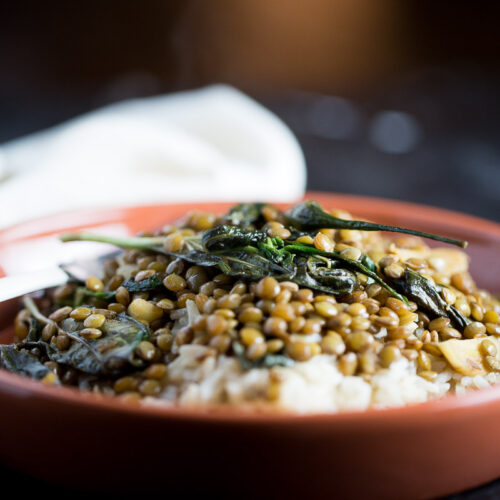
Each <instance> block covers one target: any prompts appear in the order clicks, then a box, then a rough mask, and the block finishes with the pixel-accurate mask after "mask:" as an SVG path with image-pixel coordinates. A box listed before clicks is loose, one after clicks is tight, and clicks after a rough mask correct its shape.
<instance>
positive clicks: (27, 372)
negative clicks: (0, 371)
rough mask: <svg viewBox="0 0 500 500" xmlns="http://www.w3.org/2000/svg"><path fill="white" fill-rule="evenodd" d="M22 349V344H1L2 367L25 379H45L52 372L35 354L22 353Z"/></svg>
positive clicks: (0, 359)
mask: <svg viewBox="0 0 500 500" xmlns="http://www.w3.org/2000/svg"><path fill="white" fill-rule="evenodd" d="M22 348H23V345H22V344H21V345H15V344H10V345H1V344H0V367H1V368H4V369H5V370H7V371H9V372H12V373H17V374H18V375H24V376H25V377H31V378H35V379H42V378H43V377H45V375H47V373H49V372H50V370H49V369H48V368H47V367H46V366H45V365H44V364H43V363H42V362H41V361H40V360H39V359H38V358H37V357H36V356H34V355H33V354H30V353H28V352H26V351H21V350H20V349H22Z"/></svg>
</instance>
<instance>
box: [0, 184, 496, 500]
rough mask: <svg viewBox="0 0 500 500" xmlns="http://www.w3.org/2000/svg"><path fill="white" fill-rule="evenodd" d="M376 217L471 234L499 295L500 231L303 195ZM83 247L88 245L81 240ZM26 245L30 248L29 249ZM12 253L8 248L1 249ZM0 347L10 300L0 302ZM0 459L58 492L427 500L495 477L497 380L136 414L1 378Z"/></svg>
mask: <svg viewBox="0 0 500 500" xmlns="http://www.w3.org/2000/svg"><path fill="white" fill-rule="evenodd" d="M308 197H309V198H310V199H316V200H318V201H319V202H321V203H322V204H323V205H324V206H325V207H330V208H332V207H341V208H344V209H346V210H348V211H351V212H352V213H354V214H357V215H359V216H361V217H367V218H370V219H371V220H374V221H377V222H381V223H392V224H399V225H405V226H407V227H412V228H415V229H421V230H425V231H429V232H434V233H441V234H446V235H448V236H452V237H457V238H462V239H467V240H469V242H470V245H469V248H468V250H467V251H468V253H469V254H470V255H471V257H472V273H473V275H474V276H475V278H476V279H477V281H478V283H479V285H480V286H482V287H484V288H488V289H489V290H491V291H493V292H497V293H498V292H500V273H499V270H500V225H498V224H495V223H493V222H488V221H485V220H482V219H478V218H475V217H470V216H467V215H462V214H458V213H453V212H449V211H445V210H440V209H436V208H430V207H425V206H418V205H412V204H408V203H401V202H397V201H388V200H380V199H370V198H362V197H357V196H344V195H335V194H320V193H310V194H309V196H308ZM228 206H229V204H226V203H192V204H189V205H181V204H176V205H159V206H148V207H136V208H126V209H123V210H93V211H86V212H74V213H68V214H63V215H59V216H56V217H49V218H46V219H43V220H39V221H34V222H28V223H24V224H20V225H18V226H16V227H13V228H10V229H6V230H4V231H2V232H0V266H1V265H2V263H3V262H4V261H3V260H2V259H4V258H5V255H9V259H10V260H12V256H13V255H15V254H16V248H17V247H18V246H19V245H21V246H20V248H23V252H20V253H19V254H20V255H26V254H25V253H24V252H25V250H26V248H28V247H29V246H30V245H37V241H39V240H40V238H44V241H46V238H47V236H50V235H54V238H55V235H56V234H57V233H60V232H62V231H67V230H75V229H84V228H90V227H92V228H95V227H96V226H101V225H104V224H117V223H119V224H125V225H126V226H127V228H128V229H129V230H130V231H131V232H136V231H139V230H141V229H152V228H154V227H158V226H160V225H161V224H164V223H167V222H170V221H172V220H174V219H176V218H177V217H178V216H180V215H182V214H184V213H185V212H186V211H187V210H190V209H193V208H200V209H206V210H211V211H215V212H222V211H224V210H226V209H227V208H228ZM82 245H83V244H82ZM33 248H34V247H33ZM6 252H7V253H6ZM1 307H2V309H1V311H0V312H1V314H0V317H1V322H2V325H0V326H1V327H2V328H4V330H3V334H2V340H3V341H4V342H9V341H10V340H11V339H12V330H11V329H9V327H8V325H10V324H11V322H12V319H13V316H14V314H15V312H16V309H17V308H18V305H17V303H15V302H14V301H11V302H10V303H4V304H1ZM0 409H1V425H0V443H1V445H0V461H2V462H3V463H5V464H8V465H10V466H11V467H13V468H17V469H19V470H23V471H24V472H25V473H27V474H30V475H33V476H36V477H39V478H44V479H45V480H48V481H53V482H57V483H58V484H60V485H61V484H62V485H66V486H70V487H74V488H79V489H88V490H94V491H95V490H98V489H99V490H100V491H113V492H119V491H120V492H122V491H129V492H130V491H142V492H144V491H147V490H160V491H162V492H164V494H165V495H169V494H172V492H184V493H186V492H203V493H217V494H218V495H225V494H228V495H231V496H232V495H235V496H242V495H243V496H260V497H269V496H279V497H285V495H287V496H289V497H290V498H297V497H299V495H304V498H323V497H325V498H327V497H328V498H332V497H337V498H384V499H387V498H398V499H401V498H429V497H436V496H440V495H444V494H448V493H452V492H457V491H460V490H463V489H466V488H469V487H472V486H475V485H479V484H481V483H484V482H486V481H489V480H492V479H494V478H496V477H499V476H500V454H499V453H498V450H497V447H496V446H497V440H496V438H497V436H498V435H500V386H499V387H494V388H490V389H486V390H482V391H479V392H475V393H472V394H469V395H466V396H462V397H455V396H449V397H446V398H444V399H441V400H437V401H432V402H428V403H423V404H419V405H414V406H409V407H405V408H397V409H388V410H370V411H365V412H357V413H342V414H333V415H331V414H320V415H309V416H297V415H283V414H276V415H269V414H265V415H264V414H250V413H243V412H241V411H238V410H234V409H220V408H219V409H215V410H214V409H205V410H194V409H179V408H168V407H164V408H162V407H141V406H138V405H137V406H136V405H131V404H126V403H122V402H120V401H118V400H115V399H114V398H111V397H107V398H105V397H98V396H93V395H91V394H84V393H80V392H78V391H77V390H75V389H69V388H52V387H45V386H43V385H42V384H40V383H38V382H35V381H32V380H29V379H27V378H23V377H20V376H17V375H13V374H10V373H7V372H4V371H0Z"/></svg>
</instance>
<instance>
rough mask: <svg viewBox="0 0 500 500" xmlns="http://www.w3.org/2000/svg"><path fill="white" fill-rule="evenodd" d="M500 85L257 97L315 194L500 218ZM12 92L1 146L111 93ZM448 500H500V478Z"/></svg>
mask: <svg viewBox="0 0 500 500" xmlns="http://www.w3.org/2000/svg"><path fill="white" fill-rule="evenodd" d="M497 89H498V85H497V84H496V82H492V81H490V80H488V79H486V78H483V77H481V75H474V74H468V75H467V77H464V76H462V75H461V74H458V75H457V74H455V73H452V72H447V71H442V70H429V71H426V72H423V73H420V74H418V75H413V76H409V77H408V78H407V79H405V80H404V81H399V82H396V83H395V84H394V86H393V87H391V88H386V89H384V91H382V92H380V93H379V94H378V95H371V96H370V97H369V98H367V99H359V100H356V101H353V100H347V99H343V98H339V97H334V96H325V95H316V94H309V93H300V92H286V93H280V94H279V95H276V94H274V95H273V94H269V93H266V94H259V95H258V96H257V97H258V98H259V99H260V100H261V101H262V102H263V103H264V104H265V105H266V106H268V107H269V108H270V109H271V110H273V111H274V112H276V113H277V114H278V115H279V116H281V117H282V118H283V119H284V120H285V122H287V123H288V124H289V125H290V127H291V128H292V130H293V131H294V132H295V133H296V134H297V137H298V138H299V141H300V143H301V145H302V147H303V150H304V153H305V157H306V160H307V165H308V175H309V177H308V188H309V189H315V190H323V191H336V192H345V193H356V194H364V195H370V196H381V197H387V198H396V199H401V200H408V201H415V202H419V203H426V204H429V205H435V206H441V207H445V208H449V209H454V210H459V211H462V212H467V213H470V214H474V215H478V216H482V217H486V218H489V219H492V220H497V221H500V143H499V140H498V138H499V137H500V97H499V94H498V91H497ZM2 90H6V89H5V88H4V89H2V82H1V81H0V91H2ZM7 90H9V92H10V93H9V92H3V93H2V92H0V142H2V141H6V140H8V139H12V138H14V137H17V136H21V135H23V134H26V133H30V132H33V131H36V130H39V129H41V128H44V127H48V126H50V125H53V124H55V123H57V122H59V121H62V120H64V119H68V118H71V117H72V116H75V115H77V114H79V113H82V112H84V111H87V110H89V109H92V108H94V107H96V106H98V105H101V104H105V103H106V99H105V98H103V95H110V92H107V91H106V89H104V90H103V89H97V90H96V89H83V90H82V89H77V90H75V89H56V90H57V91H54V94H53V95H52V94H51V95H45V96H44V98H43V99H41V98H40V97H39V96H36V95H21V94H16V93H15V92H12V89H10V88H9V89H7ZM134 92H136V93H139V94H140V93H141V92H140V89H139V90H138V89H137V88H134ZM113 95H114V96H115V97H116V93H114V94H113ZM134 95H136V94H124V95H119V96H118V97H122V98H126V97H132V96H134ZM0 446H1V444H0ZM0 482H1V483H2V484H5V483H6V482H9V483H10V484H17V485H22V490H23V492H25V493H26V494H28V493H30V492H33V493H35V492H36V493H37V494H40V493H41V492H47V493H49V494H51V495H52V496H54V495H57V494H60V495H65V496H66V495H68V496H71V497H75V496H78V493H79V492H78V491H68V490H64V489H61V488H57V487H54V486H52V485H46V484H44V483H41V482H38V481H36V480H33V479H30V478H28V477H25V476H23V475H22V474H21V473H19V472H16V471H13V470H11V469H10V468H8V467H6V466H0ZM18 491H20V490H18ZM122 498H123V496H122ZM449 498H450V499H457V500H458V499H460V500H466V499H467V500H473V499H474V500H475V499H488V498H491V499H493V498H500V481H496V482H492V483H490V484H487V485H484V486H481V487H479V488H476V489H473V490H470V491H467V492H462V493H460V494H457V495H453V496H451V497H449Z"/></svg>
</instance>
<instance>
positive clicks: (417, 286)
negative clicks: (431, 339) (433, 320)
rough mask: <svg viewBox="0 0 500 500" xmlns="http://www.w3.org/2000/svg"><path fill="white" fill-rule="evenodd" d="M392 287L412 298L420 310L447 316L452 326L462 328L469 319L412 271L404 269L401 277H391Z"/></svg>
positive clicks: (431, 283)
mask: <svg viewBox="0 0 500 500" xmlns="http://www.w3.org/2000/svg"><path fill="white" fill-rule="evenodd" d="M392 283H393V285H394V287H395V288H396V289H397V290H399V291H400V292H401V293H404V294H405V295H406V296H407V297H408V298H410V299H411V300H413V301H414V302H415V303H416V304H417V305H418V306H419V307H420V308H421V309H422V310H424V311H427V312H429V313H430V314H431V315H432V316H433V317H438V316H444V317H446V318H449V319H450V320H451V322H452V324H453V326H455V327H457V328H460V329H461V330H463V329H464V328H465V327H466V326H467V325H468V324H469V321H468V320H467V319H466V318H464V317H463V316H462V314H461V313H460V312H459V311H458V309H456V308H455V307H454V306H449V305H448V304H447V303H446V302H445V301H444V299H443V298H442V297H441V295H440V293H439V290H438V288H437V287H436V286H435V285H434V284H433V282H432V281H431V280H430V279H428V278H426V277H424V276H422V275H421V274H418V273H416V272H415V271H412V270H411V269H409V268H406V269H405V273H404V275H403V277H402V278H398V279H393V280H392Z"/></svg>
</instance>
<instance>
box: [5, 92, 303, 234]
mask: <svg viewBox="0 0 500 500" xmlns="http://www.w3.org/2000/svg"><path fill="white" fill-rule="evenodd" d="M2 179H3V181H2ZM305 181H306V170H305V162H304V157H303V154H302V151H301V149H300V147H299V144H298V142H297V140H296V139H295V137H294V136H293V134H292V133H291V131H290V130H289V129H288V128H287V127H286V125H285V124H284V123H283V122H282V121H281V120H280V119H278V118H277V117H276V116H275V115H273V114H272V113H271V112H270V111H268V110H267V109H265V108H264V107H263V106H261V105H260V104H258V103H257V102H255V101H253V100H252V99H250V98H249V97H247V96H246V95H244V94H242V93H241V92H239V91H237V90H236V89H234V88H232V87H228V86H225V85H216V86H211V87H207V88H204V89H201V90H195V91H187V92H180V93H176V94H170V95H166V96H159V97H152V98H145V99H136V100H130V101H125V102H122V103H118V104H114V105H111V106H107V107H105V108H102V109H100V110H97V111H94V112H91V113H88V114H86V115H83V116H81V117H79V118H76V119H73V120H71V121H69V122H67V123H64V124H62V125H59V126H57V127H54V128H52V129H49V130H47V131H44V132H40V133H37V134H34V135H31V136H28V137H26V138H22V139H18V140H15V141H12V142H10V143H7V144H4V145H3V146H1V147H0V227H4V226H7V225H10V224H13V223H16V222H19V221H21V220H25V219H29V218H33V217H40V216H44V215H48V214H51V213H55V212H61V211H66V210H70V209H75V208H83V207H110V206H125V205H139V204H150V203H168V202H181V201H197V200H204V201H208V200H214V201H215V200H226V201H228V200H229V201H240V200H246V201H250V200H269V201H293V200H296V199H298V198H300V197H301V196H302V195H303V194H304V189H305Z"/></svg>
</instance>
